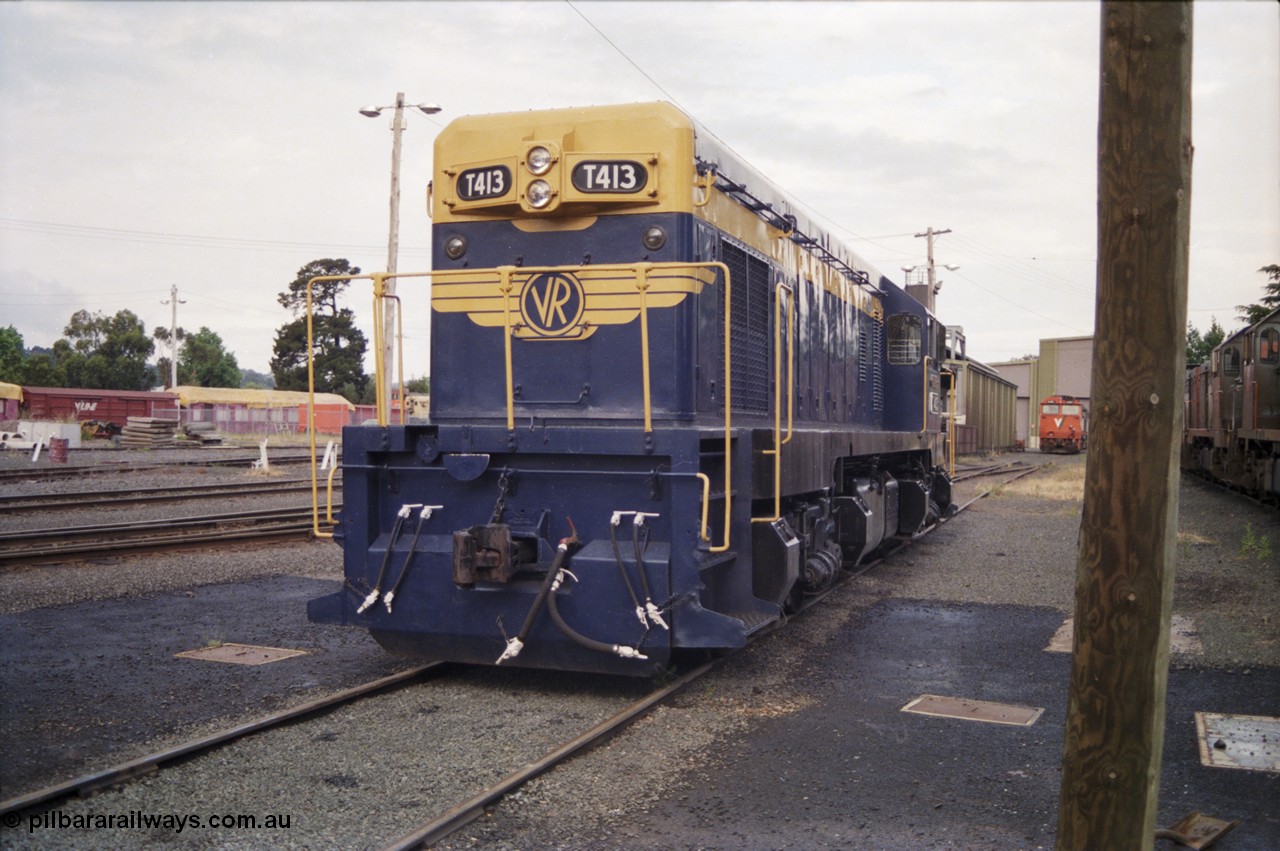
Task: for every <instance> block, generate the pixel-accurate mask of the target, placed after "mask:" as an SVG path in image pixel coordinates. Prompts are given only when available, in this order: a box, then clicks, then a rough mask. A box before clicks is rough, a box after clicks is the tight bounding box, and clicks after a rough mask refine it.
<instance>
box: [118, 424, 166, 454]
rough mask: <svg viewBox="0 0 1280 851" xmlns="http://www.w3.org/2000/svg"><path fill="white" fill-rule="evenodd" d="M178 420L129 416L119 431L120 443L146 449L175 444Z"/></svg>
mask: <svg viewBox="0 0 1280 851" xmlns="http://www.w3.org/2000/svg"><path fill="white" fill-rule="evenodd" d="M177 431H178V421H177V420H167V419H164V418H162V417H129V420H128V423H127V424H126V425H125V427H124V428H123V429H121V431H120V445H121V446H130V447H137V448H146V449H158V448H164V447H168V446H177V444H178V438H177Z"/></svg>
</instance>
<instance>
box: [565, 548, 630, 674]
mask: <svg viewBox="0 0 1280 851" xmlns="http://www.w3.org/2000/svg"><path fill="white" fill-rule="evenodd" d="M556 574H557V575H556V580H555V581H554V582H553V583H552V584H551V589H550V590H551V593H550V594H548V596H547V611H549V612H550V613H551V620H553V621H555V624H556V626H558V627H560V631H561V632H563V633H564V634H565V635H566V636H568V637H569V640H571V641H573V642H574V643H575V644H578V645H580V646H582V647H585V648H587V649H588V650H596V651H599V652H601V653H613V654H614V655H617V656H621V657H622V658H624V659H648V658H649V657H648V656H645V655H644V654H643V653H641V652H640V651H639V650H637V649H635V648H633V647H626V646H624V645H621V644H606V643H605V642H603V641H596V640H595V639H594V638H587V637H586V636H585V635H583V634H581V633H580V632H578V631H577V630H575V629H574V628H573V627H571V626H569V624H567V623H565V620H564V617H562V616H561V614H560V609H559V608H558V607H557V606H556V589H558V588H559V587H560V580H561V578H563V576H564V575H565V574H568V571H567V570H559V571H557V572H556Z"/></svg>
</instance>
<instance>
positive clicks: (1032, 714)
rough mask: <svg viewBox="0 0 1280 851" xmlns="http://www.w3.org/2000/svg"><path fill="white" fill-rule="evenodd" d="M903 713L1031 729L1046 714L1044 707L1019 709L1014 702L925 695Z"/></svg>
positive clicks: (1023, 707)
mask: <svg viewBox="0 0 1280 851" xmlns="http://www.w3.org/2000/svg"><path fill="white" fill-rule="evenodd" d="M902 711H903V712H915V713H917V714H920V715H937V716H939V717H942V718H961V719H963V720H965V721H986V722H987V723H989V724H1012V725H1014V726H1017V727H1030V726H1031V725H1032V724H1034V723H1036V721H1038V720H1039V719H1040V716H1041V715H1043V714H1044V709H1043V707H1041V708H1037V707H1034V706H1015V705H1013V704H1011V703H992V702H990V701H987V700H967V699H965V698H963V697H942V696H940V695H936V694H922V695H920V696H919V697H917V698H916V699H915V700H913V701H911V702H910V703H908V704H907V705H906V706H904V707H902Z"/></svg>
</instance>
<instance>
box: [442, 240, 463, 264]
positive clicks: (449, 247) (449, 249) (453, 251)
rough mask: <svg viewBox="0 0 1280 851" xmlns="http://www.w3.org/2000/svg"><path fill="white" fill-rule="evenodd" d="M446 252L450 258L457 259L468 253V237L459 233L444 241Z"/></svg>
mask: <svg viewBox="0 0 1280 851" xmlns="http://www.w3.org/2000/svg"><path fill="white" fill-rule="evenodd" d="M444 253H445V254H447V255H448V256H449V259H450V260H457V259H458V258H459V257H461V256H462V255H464V254H466V253H467V241H466V239H464V238H463V237H461V236H458V235H457V234H454V235H453V236H451V237H449V238H448V239H446V240H445V241H444Z"/></svg>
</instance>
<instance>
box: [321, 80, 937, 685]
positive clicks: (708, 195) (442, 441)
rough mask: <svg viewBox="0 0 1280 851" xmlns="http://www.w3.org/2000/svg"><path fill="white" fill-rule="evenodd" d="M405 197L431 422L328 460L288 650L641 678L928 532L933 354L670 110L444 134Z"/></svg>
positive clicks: (757, 180)
mask: <svg viewBox="0 0 1280 851" xmlns="http://www.w3.org/2000/svg"><path fill="white" fill-rule="evenodd" d="M430 195H431V197H430V200H429V204H430V208H431V212H432V218H433V225H432V251H433V257H434V263H433V265H434V270H433V271H432V272H431V273H430V275H429V277H430V280H431V284H432V290H431V321H432V327H431V360H432V384H431V402H430V405H431V412H430V421H429V422H418V423H414V422H408V423H406V424H384V425H378V426H362V427H350V428H347V429H346V430H345V431H344V433H343V467H342V470H343V491H344V507H343V509H342V513H341V519H340V523H339V524H338V526H337V528H336V530H335V537H337V538H338V539H339V540H340V541H341V543H342V546H343V549H344V560H345V575H346V582H345V587H344V588H343V590H342V591H341V592H339V593H337V594H335V595H332V596H329V597H325V598H322V599H319V600H315V601H313V602H312V603H311V605H310V609H309V614H310V617H311V619H312V620H313V621H318V622H323V623H341V624H354V625H358V626H361V627H363V628H365V629H368V630H369V631H370V632H371V633H372V634H373V636H374V637H375V638H376V639H377V640H378V642H379V643H381V644H382V645H383V646H384V647H386V648H387V649H389V650H391V651H393V652H399V653H405V654H412V655H416V656H424V657H429V658H436V659H445V660H454V661H462V662H473V663H488V664H493V663H501V664H505V665H523V666H533V667H540V668H557V669H568V670H581V671H597V672H608V673H617V674H629V675H648V674H651V673H653V672H655V671H658V670H661V669H663V668H664V667H665V666H666V665H668V664H669V663H670V662H671V661H672V660H673V658H675V657H677V656H680V655H688V654H694V655H701V654H705V653H708V652H719V651H725V650H729V649H732V648H737V647H741V646H742V645H743V644H744V643H745V642H746V640H747V638H748V636H750V635H751V634H752V633H753V632H755V631H757V630H760V629H761V628H763V627H765V626H766V625H769V624H771V623H774V622H776V621H777V620H778V619H779V618H780V617H781V616H782V615H783V613H784V612H785V611H787V610H788V609H789V608H790V607H793V606H795V605H796V604H797V603H798V602H799V601H800V600H801V599H802V598H803V596H804V595H805V594H806V593H815V592H818V591H821V590H822V589H824V588H826V587H828V586H829V585H830V584H831V583H832V582H833V581H834V580H835V579H836V578H837V577H838V576H839V575H840V573H841V570H842V569H845V568H849V567H852V566H853V565H856V564H857V563H858V562H859V561H861V560H863V559H865V558H866V557H867V556H868V555H869V554H870V553H872V552H873V551H875V550H876V549H877V548H878V547H880V545H881V544H882V542H884V541H886V540H888V539H890V538H893V537H895V536H909V535H913V534H915V533H917V532H919V531H920V530H922V529H923V528H925V527H926V526H927V525H929V524H931V523H933V522H935V521H936V520H937V518H938V517H939V516H940V515H941V514H943V513H944V512H945V511H946V510H947V509H948V508H949V507H950V505H951V486H950V481H949V480H948V478H947V476H946V474H945V472H944V471H943V470H942V468H941V467H940V466H939V462H940V460H941V458H942V457H944V456H943V455H942V454H941V449H942V441H943V436H942V433H941V423H942V418H941V412H940V404H941V378H940V369H939V368H940V365H941V364H942V362H943V361H944V359H945V351H944V346H945V328H944V327H943V326H941V325H940V324H939V323H938V321H937V320H936V319H935V318H934V317H933V316H932V315H931V314H930V312H929V311H928V310H926V309H925V307H924V305H922V304H921V303H920V302H919V301H917V300H916V299H915V298H913V297H911V296H909V295H908V294H907V293H906V292H905V291H904V290H903V289H902V288H900V287H898V286H896V285H895V284H893V283H892V282H891V281H889V280H888V279H887V278H885V277H883V276H882V275H880V274H879V273H878V272H876V271H875V270H873V269H872V268H871V267H870V266H868V265H867V264H866V263H865V262H864V261H862V260H861V259H859V258H858V257H857V256H856V255H855V254H854V253H853V252H851V251H849V250H848V249H847V248H845V247H844V246H842V245H840V244H839V243H838V242H836V241H835V240H833V239H832V238H831V236H830V235H829V234H827V233H825V232H824V231H823V230H822V229H821V228H819V227H818V226H817V225H816V224H814V223H813V222H812V221H810V220H808V219H807V218H806V217H805V216H804V215H803V214H802V213H801V212H800V211H799V209H798V208H797V207H796V206H795V205H794V204H793V203H792V202H790V201H788V200H787V198H786V197H785V196H784V195H783V194H782V193H781V192H779V191H778V190H777V189H775V188H774V187H773V186H772V185H771V184H770V183H769V182H768V181H767V180H765V179H764V178H763V177H761V176H760V175H759V174H758V173H756V172H755V171H754V170H752V169H751V168H750V167H749V166H747V165H746V164H745V163H744V162H742V160H741V159H740V158H738V157H737V156H736V155H735V154H734V153H732V151H730V150H729V149H728V148H727V147H725V146H724V145H723V144H722V143H720V142H719V141H718V140H716V138H715V137H713V136H712V135H710V134H709V133H708V132H706V131H705V130H704V129H703V128H702V127H701V126H700V125H698V124H697V123H696V122H694V121H693V120H692V119H690V118H689V117H688V116H687V115H685V114H684V113H683V112H682V111H680V110H678V109H676V108H675V107H673V106H671V105H669V104H665V103H652V104H639V105H627V106H606V107H591V108H580V109H564V110H550V111H540V112H539V111H535V112H522V113H513V114H504V115H490V116H476V117H467V118H460V119H458V120H456V121H454V122H452V123H451V124H449V126H448V127H447V128H445V129H444V131H442V132H441V134H440V135H439V137H438V138H437V141H436V145H435V164H434V180H433V186H432V190H431V193H430ZM374 277H375V279H377V276H374ZM413 283H414V281H413V280H412V279H411V278H410V277H409V276H404V277H401V278H400V279H399V284H400V287H401V289H404V288H406V287H408V286H410V285H412V284H413ZM376 286H377V285H376V284H375V288H376ZM388 330H389V329H388ZM375 336H377V334H375ZM385 420H386V418H385V414H384V415H383V417H382V421H383V422H385Z"/></svg>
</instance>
